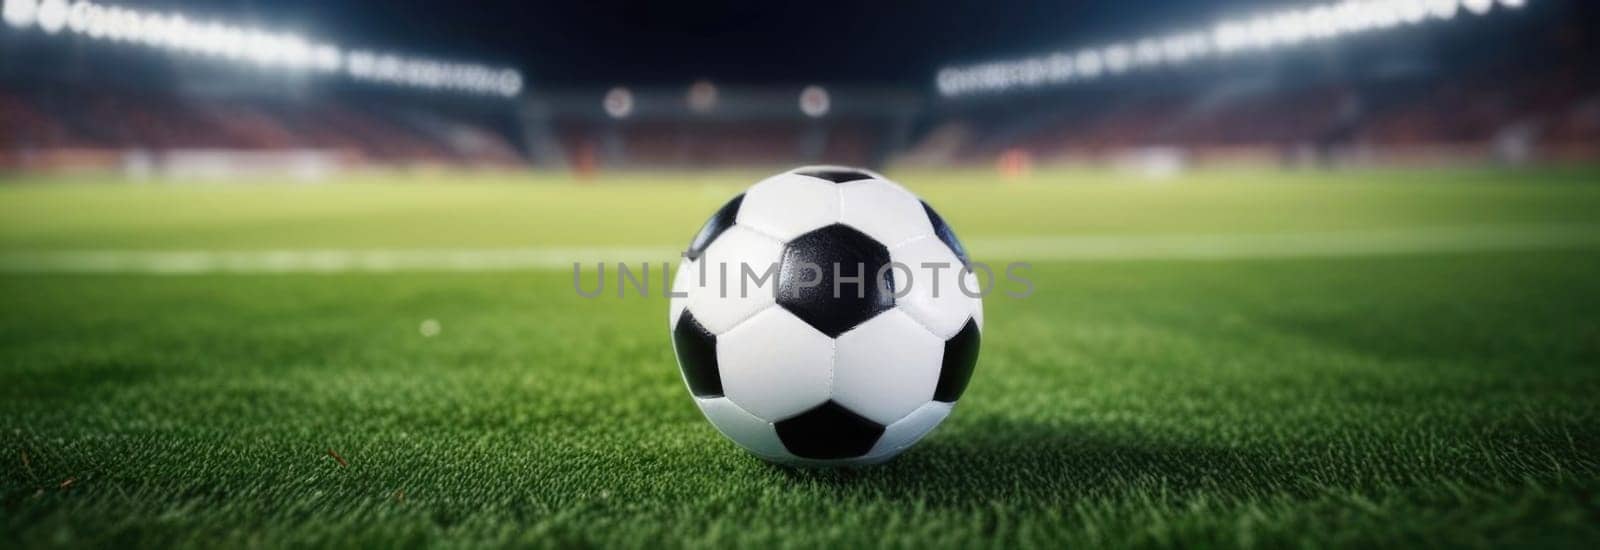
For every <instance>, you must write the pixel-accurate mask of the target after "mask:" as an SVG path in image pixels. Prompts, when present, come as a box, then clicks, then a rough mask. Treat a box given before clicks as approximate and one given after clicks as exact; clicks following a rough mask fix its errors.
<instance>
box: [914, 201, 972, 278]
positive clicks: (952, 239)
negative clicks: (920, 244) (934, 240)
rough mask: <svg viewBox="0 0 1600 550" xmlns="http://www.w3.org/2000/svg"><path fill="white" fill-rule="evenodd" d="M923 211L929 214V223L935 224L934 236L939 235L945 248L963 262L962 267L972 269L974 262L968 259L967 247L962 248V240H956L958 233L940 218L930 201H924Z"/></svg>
mask: <svg viewBox="0 0 1600 550" xmlns="http://www.w3.org/2000/svg"><path fill="white" fill-rule="evenodd" d="M922 210H923V211H925V212H927V213H928V221H930V222H933V234H934V235H938V237H939V240H940V241H941V242H943V243H944V245H945V246H948V247H950V251H951V252H955V253H956V258H958V259H960V260H961V265H964V266H969V267H970V266H971V265H972V260H971V259H970V258H968V257H967V247H965V246H961V239H957V238H956V232H955V231H954V230H952V229H950V226H949V225H948V224H946V223H944V218H942V217H939V213H938V212H935V211H934V210H933V207H932V206H929V205H928V201H922Z"/></svg>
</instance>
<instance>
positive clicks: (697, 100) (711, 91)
mask: <svg viewBox="0 0 1600 550" xmlns="http://www.w3.org/2000/svg"><path fill="white" fill-rule="evenodd" d="M684 102H685V103H687V104H688V105H689V110H691V111H694V112H696V113H704V112H709V111H710V110H712V109H714V108H716V106H717V86H716V85H715V84H712V83H711V81H710V80H696V81H695V82H694V84H690V85H689V92H688V94H686V95H685V97H684Z"/></svg>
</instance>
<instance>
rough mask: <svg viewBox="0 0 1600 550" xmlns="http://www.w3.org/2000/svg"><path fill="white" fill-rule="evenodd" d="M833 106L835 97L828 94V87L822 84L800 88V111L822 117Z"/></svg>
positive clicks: (807, 114)
mask: <svg viewBox="0 0 1600 550" xmlns="http://www.w3.org/2000/svg"><path fill="white" fill-rule="evenodd" d="M832 107H833V99H832V98H830V97H829V96H828V89H827V88H823V87H822V86H816V85H812V86H806V87H805V89H802V90H800V112H802V113H805V115H806V116H808V117H811V118H821V117H822V116H824V115H827V114H828V109H830V108H832Z"/></svg>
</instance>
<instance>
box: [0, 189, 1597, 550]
mask: <svg viewBox="0 0 1600 550" xmlns="http://www.w3.org/2000/svg"><path fill="white" fill-rule="evenodd" d="M897 175H898V176H901V177H900V179H902V180H903V181H906V182H907V183H909V184H910V185H911V187H913V188H914V189H915V190H917V191H918V192H920V193H922V194H923V195H924V196H925V197H926V198H927V199H928V200H929V202H931V203H933V204H934V205H935V206H937V207H939V208H940V210H941V211H942V213H944V214H945V217H946V218H947V219H949V220H950V221H951V223H952V224H953V225H954V227H955V228H956V230H957V231H958V232H960V233H961V234H962V236H963V238H964V239H965V240H967V241H968V243H969V245H971V248H972V249H973V253H974V255H975V256H976V257H977V258H978V259H980V260H992V261H1002V260H1032V261H1033V264H1034V265H1033V268H1032V270H1031V271H1030V275H1031V278H1032V279H1033V280H1034V282H1035V283H1036V285H1037V292H1036V293H1035V294H1034V295H1033V296H1032V297H1031V298H1028V299H1022V300H1019V299H1012V298H1008V297H1006V296H1004V295H998V296H992V297H990V298H989V299H988V300H987V302H986V308H987V309H986V311H987V315H986V319H987V325H986V327H987V329H986V334H985V340H984V348H983V352H982V356H981V358H980V361H979V365H978V370H977V373H976V375H975V377H974V379H973V383H972V385H971V388H970V389H969V391H968V392H967V393H966V396H965V397H964V399H963V400H962V402H961V403H960V405H959V406H958V407H957V408H956V411H955V413H954V414H953V415H952V416H951V417H950V419H949V420H948V421H947V422H945V424H944V425H943V426H942V427H941V428H939V430H938V431H936V432H935V433H934V434H933V435H931V436H930V437H929V438H928V439H926V440H925V441H923V442H922V443H921V444H919V445H918V446H917V447H916V448H913V449H912V450H911V451H910V452H908V453H907V454H906V455H904V456H902V457H900V458H899V459H896V460H895V461H893V462H890V463H888V464H885V465H883V466H879V467H874V468H868V469H861V470H841V471H815V470H794V469H788V468H783V467H777V466H772V465H768V464H766V463H763V462H761V461H759V460H757V459H755V458H752V457H750V456H748V455H746V454H744V453H743V452H742V451H740V450H738V449H737V448H736V447H735V446H734V445H733V444H732V443H729V442H727V441H726V440H724V439H723V438H722V437H721V436H720V435H718V434H717V433H716V432H715V431H714V430H713V429H712V428H711V426H710V425H709V424H708V423H706V422H705V421H704V420H703V419H702V418H701V417H700V415H699V412H698V411H697V410H696V409H695V407H694V405H693V403H692V402H691V400H690V398H689V396H688V393H687V392H686V391H685V389H684V388H683V384H682V382H681V381H680V379H679V375H678V373H677V370H676V367H675V365H674V362H673V358H672V353H671V350H670V346H669V342H668V337H667V333H666V327H665V318H666V314H665V311H666V307H667V304H666V300H665V299H664V298H662V297H660V296H659V295H658V296H654V297H651V298H649V299H642V298H629V299H617V298H614V297H609V298H601V299H593V300H590V299H584V298H580V297H578V296H576V295H575V293H574V292H573V290H572V287H571V284H572V283H571V278H572V274H571V272H570V270H567V269H542V268H529V269H518V268H510V269H494V270H485V271H475V270H470V269H469V270H454V271H444V270H428V269H403V270H398V271H390V272H370V271H362V270H355V271H344V270H337V269H334V270H325V271H322V272H303V271H302V270H293V269H291V270H288V271H289V272H281V273H273V272H252V271H251V270H249V269H242V270H235V271H232V272H229V271H226V270H224V271H220V272H217V271H213V270H209V269H198V270H193V271H190V272H184V273H181V274H152V273H145V272H138V271H139V270H137V269H134V270H130V271H129V272H122V271H119V269H120V268H118V267H117V265H122V264H116V265H113V266H111V267H106V266H105V265H100V264H93V265H91V264H89V263H81V262H79V260H80V259H81V258H79V257H78V256H74V254H80V253H84V252H86V251H93V252H97V253H101V252H107V251H110V252H116V253H120V254H126V255H130V256H131V257H135V258H143V257H144V256H140V255H142V254H155V255H159V254H162V253H170V252H175V251H178V252H184V253H198V254H212V253H216V254H222V253H232V254H241V255H250V254H258V253H264V251H279V252H282V251H373V250H387V251H395V250H423V249H425V250H434V251H439V250H444V251H448V250H475V251H480V252H484V251H487V252H486V253H493V252H494V251H505V250H529V249H533V250H539V249H559V250H566V249H569V248H584V249H590V250H594V251H598V252H599V253H605V252H607V251H619V250H624V249H626V250H636V249H638V250H650V251H658V250H662V249H665V250H671V249H672V248H673V247H681V246H683V245H684V244H685V243H686V241H687V240H688V238H689V237H690V236H691V234H692V233H693V231H694V230H695V229H696V228H697V227H698V225H699V224H700V222H701V221H703V220H704V218H705V217H706V216H707V215H708V214H709V213H710V212H711V211H712V210H713V209H715V207H716V206H717V205H719V204H720V203H721V202H722V201H724V200H725V199H726V198H727V197H728V196H730V195H731V194H732V193H734V192H736V191H737V190H738V189H739V188H740V187H742V186H743V185H747V184H748V183H750V182H752V181H754V179H753V175H750V174H734V173H726V174H677V175H669V176H661V177H647V176H643V175H634V176H616V177H612V178H610V179H605V180H602V181H599V182H594V183H591V184H587V185H575V184H572V183H570V182H565V181H562V180H560V179H559V178H554V177H548V176H547V177H540V176H518V175H460V176H448V175H430V176H394V177H380V176H365V177H360V178H352V179H353V180H357V181H351V182H347V183H345V184H342V185H333V186H291V185H110V184H102V183H94V182H91V181H51V182H17V183H15V184H12V185H0V450H3V451H4V453H5V454H4V455H3V456H0V464H3V466H0V546H4V547H47V546H107V547H125V546H138V547H235V546H350V547H384V546H402V545H403V546H480V545H484V546H498V545H535V546H569V545H605V546H631V547H644V546H649V547H660V546H685V545H690V546H697V545H706V546H711V545H719V546H720V545H734V544H737V545H749V546H763V547H766V546H785V547H790V546H793V547H822V546H836V545H844V546H849V547H853V546H893V547H925V546H936V547H944V546H1001V547H1009V546H1016V545H1034V546H1050V547H1081V546H1091V547H1096V546H1181V547H1195V546H1265V547H1282V546H1347V547H1370V546H1378V545H1381V546H1414V545H1415V546H1424V545H1425V546H1480V547H1490V546H1505V545H1517V546H1524V545H1526V546H1552V547H1574V548H1579V547H1583V548H1592V547H1595V546H1596V545H1600V496H1597V495H1596V491H1597V490H1600V172H1597V171H1593V170H1578V169H1573V170H1547V171H1537V172H1533V171H1528V172H1515V171H1468V170H1461V171H1451V172H1351V173H1343V174H1336V175H1328V174H1316V173H1272V172H1249V173H1246V172H1239V173H1228V172H1217V173H1203V174H1198V175H1193V176H1188V177H1185V178H1184V179H1181V180H1177V181H1169V182H1161V183H1149V182H1134V181H1117V180H1120V178H1118V177H1116V176H1112V175H1107V174H1094V173H1069V172H1060V173H1049V174H1044V175H1041V176H1038V177H1036V179H1035V181H1032V182H1029V183H1025V184H1000V183H995V182H991V181H987V176H985V175H983V174H981V173H961V172H956V173H940V174H918V173H907V174H897ZM1108 180H1109V181H1108ZM650 259H655V258H650ZM614 260H615V261H636V259H635V258H628V257H621V258H615V259H614ZM75 262H77V263H75ZM96 265H98V267H96ZM312 271H315V270H312ZM428 319H432V320H436V321H437V322H438V323H439V324H440V326H441V327H442V331H441V332H440V333H439V334H437V335H435V336H432V337H426V336H423V335H422V334H420V333H419V325H420V324H421V323H422V322H423V321H424V320H428Z"/></svg>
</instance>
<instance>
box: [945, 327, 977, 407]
mask: <svg viewBox="0 0 1600 550" xmlns="http://www.w3.org/2000/svg"><path fill="white" fill-rule="evenodd" d="M982 339H983V335H982V334H979V332H978V323H977V322H976V321H973V320H972V319H967V325H966V326H964V327H961V332H957V333H956V335H955V336H951V337H950V339H949V340H945V342H944V364H942V365H940V366H939V384H938V385H936V386H934V388H933V400H934V401H943V402H945V403H955V402H956V400H957V399H961V394H962V392H965V391H967V383H968V382H971V381H972V369H973V367H976V366H978V343H979V341H980V340H982Z"/></svg>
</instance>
